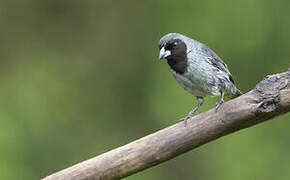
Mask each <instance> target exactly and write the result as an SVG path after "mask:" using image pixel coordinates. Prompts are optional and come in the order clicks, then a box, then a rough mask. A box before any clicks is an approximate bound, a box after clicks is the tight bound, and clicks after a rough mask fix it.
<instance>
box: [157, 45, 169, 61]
mask: <svg viewBox="0 0 290 180" xmlns="http://www.w3.org/2000/svg"><path fill="white" fill-rule="evenodd" d="M170 55H171V52H170V51H169V50H165V48H164V47H162V48H161V49H160V52H159V59H164V58H166V57H168V56H170Z"/></svg>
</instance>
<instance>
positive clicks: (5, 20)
mask: <svg viewBox="0 0 290 180" xmlns="http://www.w3.org/2000/svg"><path fill="white" fill-rule="evenodd" d="M289 7H290V1H282V0H280V1H275V0H263V1H262V0H237V1H232V0H220V1H210V0H205V1H186V0H180V1H176V0H167V1H153V0H148V1H142V2H141V1H134V0H123V1H117V0H115V1H113V0H97V1H92V0H91V1H89V0H87V1H71V0H61V1H60V0H41V1H40V0H26V1H25V2H24V1H20V0H11V1H10V0H6V1H5V0H4V1H0V17H1V21H0V59H1V60H0V62H1V66H0V69H1V70H0V83H1V88H0V94H1V95H0V96H1V101H0V122H1V126H0V179H25V180H26V179H28V180H30V179H40V178H41V177H44V176H46V175H49V174H51V173H53V172H56V171H58V170H60V169H63V168H66V167H69V166H71V165H73V164H75V163H78V162H81V161H83V160H86V159H89V158H91V157H94V156H96V155H98V154H101V153H103V152H106V151H108V150H111V149H113V148H116V147H118V146H121V145H124V144H126V143H128V142H130V141H133V140H135V139H138V138H140V137H142V136H145V135H147V134H150V133H152V132H155V131H157V130H158V129H161V128H164V127H167V126H169V125H172V124H174V123H176V122H177V119H179V118H181V117H183V116H185V115H186V114H187V113H188V111H190V110H191V108H192V107H193V105H194V104H193V103H196V102H195V98H194V97H192V96H191V95H190V94H188V93H187V92H186V91H184V90H183V89H182V88H181V87H180V86H179V85H178V84H177V82H176V81H175V80H174V78H173V77H172V75H171V74H170V72H169V71H168V66H167V63H166V61H163V62H160V61H158V58H157V57H158V46H157V44H158V40H159V39H160V37H161V36H163V35H164V34H166V33H168V32H180V33H183V34H186V35H188V36H190V37H193V38H195V39H197V40H200V41H202V42H204V43H206V44H207V45H208V46H210V47H211V48H212V49H213V50H214V51H215V52H216V53H217V54H218V55H219V56H221V57H222V59H223V60H224V61H225V62H226V63H227V64H228V66H229V68H230V70H231V72H232V74H233V77H234V79H235V81H236V84H237V86H238V87H239V88H240V89H241V90H242V91H244V92H247V91H249V90H250V89H252V88H254V86H255V84H256V83H257V82H259V81H260V80H262V79H263V78H264V77H265V76H266V75H267V74H271V73H277V72H283V71H286V70H287V69H288V67H289V64H290V63H289V57H290V51H289V47H290V36H289V32H290V21H289V17H290V11H289ZM217 100H218V98H206V101H205V104H204V106H203V107H202V108H201V110H199V112H198V113H200V112H202V111H206V110H208V109H209V108H212V107H213V106H214V104H215V102H216V101H217ZM289 119H290V116H289V114H286V115H283V116H280V117H279V118H275V120H273V121H269V122H266V123H263V124H260V125H258V126H256V127H252V128H249V129H246V130H243V131H240V132H238V133H235V134H233V135H230V136H226V137H224V138H221V139H219V140H216V141H214V142H211V143H209V144H206V145H204V146H202V147H200V148H198V149H196V150H194V151H191V152H189V153H186V154H184V155H181V156H179V157H177V158H175V159H173V160H170V161H168V162H165V163H163V164H161V165H158V166H156V167H154V168H151V169H148V170H145V171H143V172H140V173H138V174H135V175H133V176H130V177H128V178H127V179H129V180H133V179H134V180H135V179H136V180H147V179H172V180H174V179H204V180H212V179H216V180H232V179H235V180H244V179H248V180H249V179H253V180H256V179H263V180H272V179H279V180H288V179H290V157H289V156H290V155H289V149H290V143H289V137H290V136H289V127H290V121H289ZM287 120H288V121H287Z"/></svg>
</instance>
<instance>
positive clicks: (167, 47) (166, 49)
mask: <svg viewBox="0 0 290 180" xmlns="http://www.w3.org/2000/svg"><path fill="white" fill-rule="evenodd" d="M159 50H160V52H159V59H160V60H161V59H167V60H171V59H180V58H184V57H186V44H185V43H184V42H183V41H182V40H181V39H176V38H171V39H165V40H163V41H162V40H161V41H160V42H159Z"/></svg>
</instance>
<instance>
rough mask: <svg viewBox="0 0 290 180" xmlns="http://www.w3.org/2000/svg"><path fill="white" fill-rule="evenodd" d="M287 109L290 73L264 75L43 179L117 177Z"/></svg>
mask: <svg viewBox="0 0 290 180" xmlns="http://www.w3.org/2000/svg"><path fill="white" fill-rule="evenodd" d="M289 111H290V72H285V73H281V74H276V75H271V76H267V77H266V78H265V79H264V80H263V81H262V82H260V83H259V84H258V85H257V86H256V88H255V89H253V90H251V91H250V92H248V93H246V94H244V95H242V96H240V97H238V98H236V99H233V100H230V101H228V102H226V103H224V104H223V105H222V106H221V107H220V108H219V109H218V111H217V112H216V111H215V109H211V110H209V111H207V112H205V113H202V114H199V115H196V116H194V117H193V118H191V119H190V120H189V121H188V122H187V126H186V127H185V126H184V123H183V122H179V123H177V124H175V125H172V126H170V127H168V128H165V129H162V130H160V131H158V132H155V133H153V134H150V135H148V136H145V137H143V138H141V139H138V140H136V141H134V142H131V143H129V144H127V145H124V146H122V147H119V148H117V149H114V150H111V151H109V152H106V153H104V154H101V155H99V156H97V157H94V158H92V159H89V160H87V161H84V162H81V163H79V164H76V165H74V166H72V167H69V168H67V169H64V170H62V171H59V172H57V173H55V174H52V175H50V176H48V177H46V178H44V180H60V179H61V180H67V179H77V180H87V179H120V178H123V177H126V176H129V175H131V174H133V173H136V172H138V171H141V170H143V169H146V168H149V167H152V166H154V165H157V164H159V163H161V162H164V161H167V160H169V159H171V158H174V157H175V156H177V155H180V154H182V153H185V152H187V151H189V150H192V149H194V148H196V147H198V146H200V145H203V144H205V143H207V142H209V141H212V140H214V139H217V138H219V137H222V136H224V135H227V134H229V133H232V132H235V131H238V130H240V129H243V128H247V127H250V126H253V125H255V124H257V123H260V122H263V121H266V120H268V119H271V118H273V117H275V116H278V115H280V114H283V113H286V112H289Z"/></svg>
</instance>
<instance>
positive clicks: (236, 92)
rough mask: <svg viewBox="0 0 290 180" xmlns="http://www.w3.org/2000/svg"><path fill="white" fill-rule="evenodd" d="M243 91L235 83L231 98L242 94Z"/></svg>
mask: <svg viewBox="0 0 290 180" xmlns="http://www.w3.org/2000/svg"><path fill="white" fill-rule="evenodd" d="M242 94H243V93H242V92H241V91H240V90H239V89H238V88H237V87H236V86H235V85H234V87H233V88H232V89H231V98H232V99H233V98H236V97H239V96H240V95H242Z"/></svg>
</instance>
